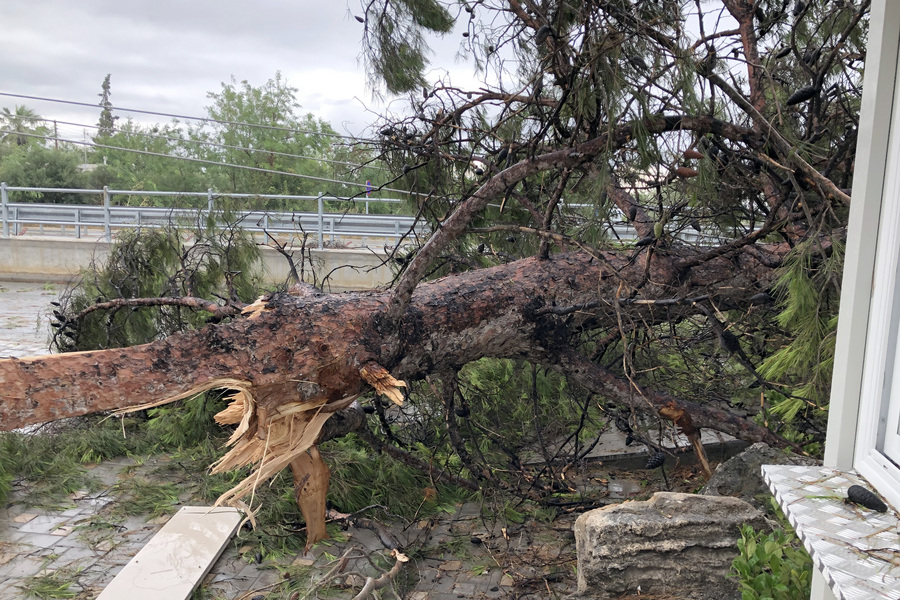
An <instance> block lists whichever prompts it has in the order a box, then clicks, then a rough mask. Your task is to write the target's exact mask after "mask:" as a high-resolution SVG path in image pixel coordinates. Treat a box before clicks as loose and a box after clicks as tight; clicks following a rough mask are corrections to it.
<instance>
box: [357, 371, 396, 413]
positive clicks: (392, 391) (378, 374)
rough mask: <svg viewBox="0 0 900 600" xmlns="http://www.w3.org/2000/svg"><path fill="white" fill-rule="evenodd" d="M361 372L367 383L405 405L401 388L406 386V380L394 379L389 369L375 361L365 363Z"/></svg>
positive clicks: (394, 401)
mask: <svg viewBox="0 0 900 600" xmlns="http://www.w3.org/2000/svg"><path fill="white" fill-rule="evenodd" d="M359 374H360V375H361V376H362V378H363V380H365V382H366V383H368V384H369V385H371V386H372V387H373V388H375V391H376V392H378V393H379V394H381V395H382V396H386V397H387V398H388V399H390V401H391V402H393V403H394V404H396V405H397V406H403V391H402V390H401V389H400V388H401V387H406V382H405V381H400V380H399V379H394V378H393V376H391V374H390V373H388V371H387V369H385V368H384V367H382V366H381V365H379V364H378V363H375V362H369V363H366V364H365V365H363V367H362V368H361V369H360V370H359Z"/></svg>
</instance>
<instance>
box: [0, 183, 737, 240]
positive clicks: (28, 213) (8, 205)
mask: <svg viewBox="0 0 900 600" xmlns="http://www.w3.org/2000/svg"><path fill="white" fill-rule="evenodd" d="M9 192H42V193H53V192H57V193H69V194H85V195H94V196H100V199H101V201H102V205H99V206H98V205H86V204H39V203H30V202H21V203H13V202H10V201H9ZM114 196H167V197H184V198H205V199H206V201H207V207H206V209H205V210H204V209H183V208H157V207H137V206H113V205H112V198H113V197H114ZM219 197H223V198H224V197H227V198H236V199H258V200H273V199H274V200H306V201H310V200H315V201H316V202H317V209H318V210H317V211H316V212H277V211H258V210H256V211H240V212H237V213H235V217H236V218H237V219H239V221H240V226H241V228H242V229H244V230H245V231H248V232H251V233H254V234H257V233H264V234H269V235H273V236H278V235H281V236H284V235H297V234H315V235H316V238H317V245H318V247H319V248H320V249H321V248H324V247H325V243H326V240H328V241H330V242H332V243H344V244H347V245H351V244H354V245H357V246H363V247H366V246H368V245H369V241H370V239H372V238H374V239H377V240H381V241H382V242H384V241H386V240H387V241H391V242H392V243H393V244H394V245H396V244H399V243H400V242H401V241H402V239H403V238H404V236H407V235H409V233H410V232H412V233H413V234H414V235H416V236H428V235H430V233H431V232H430V229H429V228H428V227H427V225H426V224H424V223H422V222H419V223H417V222H416V220H415V218H414V217H410V216H404V215H370V214H353V213H326V212H325V210H324V203H325V201H326V200H334V201H345V200H343V199H341V198H336V197H334V196H325V195H324V194H320V195H318V196H291V195H282V194H218V193H215V192H213V191H212V190H207V191H206V192H165V191H143V190H110V189H108V188H106V187H104V188H103V189H99V190H81V189H69V188H40V187H15V186H8V185H6V183H0V222H2V234H3V237H9V236H10V235H21V234H22V233H23V229H24V228H26V227H28V226H30V225H36V226H38V227H39V228H40V229H41V230H43V229H44V227H45V226H48V227H53V228H54V231H59V232H60V233H61V234H62V235H74V236H75V237H76V238H80V237H81V236H82V235H83V234H84V233H85V232H86V231H88V230H89V229H94V230H96V229H99V228H101V227H102V228H103V237H104V238H105V239H106V240H107V241H109V240H111V239H112V232H113V231H114V230H119V229H140V228H142V227H166V226H171V225H179V224H180V225H183V224H185V223H196V222H197V220H198V219H199V218H200V216H201V215H202V214H203V213H204V212H206V214H209V213H211V212H213V211H214V210H215V200H216V198H219ZM357 202H359V203H360V204H361V203H363V202H365V204H366V213H368V203H369V202H386V203H400V202H402V201H401V200H399V199H395V198H365V199H360V200H358V201H357ZM564 207H566V208H569V209H585V208H587V209H590V208H592V206H591V205H583V204H572V205H564ZM223 224H224V223H223ZM605 229H606V231H607V235H609V236H610V238H612V239H618V240H620V241H622V242H630V241H634V240H636V239H637V237H638V236H637V234H636V232H635V230H634V228H633V227H632V226H631V225H630V224H629V223H628V222H627V221H626V220H624V218H623V219H622V220H616V221H613V222H611V223H607V224H606V226H605ZM677 237H678V239H679V240H681V241H682V242H685V243H688V244H695V245H699V246H710V245H715V244H721V243H724V242H726V241H728V240H729V239H733V238H730V237H727V236H724V237H723V235H722V232H718V231H715V232H713V231H694V230H691V229H685V230H683V231H681V232H679V233H678V234H677Z"/></svg>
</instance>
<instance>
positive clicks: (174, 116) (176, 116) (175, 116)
mask: <svg viewBox="0 0 900 600" xmlns="http://www.w3.org/2000/svg"><path fill="white" fill-rule="evenodd" d="M0 96H5V97H8V98H22V99H25V100H37V101H39V102H56V103H58V104H69V105H72V106H87V107H90V108H100V105H99V104H92V103H90V102H78V101H75V100H61V99H59V98H46V97H43V96H30V95H27V94H13V93H12V92H0ZM105 108H108V109H109V110H116V111H119V112H125V113H136V114H142V115H153V116H157V117H170V118H172V119H187V120H190V121H202V122H205V123H218V124H221V125H240V126H243V127H257V128H260V129H270V130H274V131H289V132H291V133H302V134H305V135H321V136H327V137H335V138H340V139H345V140H352V141H353V142H367V143H375V142H376V140H370V139H365V138H357V137H354V136H352V135H342V134H340V133H328V132H324V131H312V130H306V129H293V128H290V127H278V126H276V125H263V124H260V123H246V122H243V121H227V120H223V119H212V118H210V117H192V116H189V115H179V114H175V113H165V112H158V111H152V110H142V109H139V108H125V107H121V106H112V105H110V106H108V107H105Z"/></svg>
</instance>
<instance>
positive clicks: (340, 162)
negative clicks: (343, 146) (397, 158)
mask: <svg viewBox="0 0 900 600" xmlns="http://www.w3.org/2000/svg"><path fill="white" fill-rule="evenodd" d="M26 118H27V119H28V120H30V121H44V122H47V123H58V124H60V125H71V126H74V127H83V128H87V129H98V130H99V129H106V130H109V131H114V132H117V133H124V134H126V135H142V136H145V137H149V138H153V139H158V140H168V141H170V142H184V143H189V144H202V145H204V146H212V147H214V148H226V149H229V150H242V151H244V152H262V153H265V154H271V155H274V156H285V157H288V158H302V159H306V160H316V161H319V162H325V163H333V164H336V165H347V166H350V167H360V168H370V169H384V167H378V166H374V165H361V164H357V163H351V162H346V161H343V160H332V159H330V158H320V157H316V156H304V155H302V154H290V153H288V152H277V151H275V150H266V149H265V148H247V147H245V146H233V145H231V144H220V143H218V142H208V141H205V140H192V139H189V138H183V137H170V136H167V135H157V134H155V133H147V132H144V131H128V130H127V129H122V128H120V127H100V126H99V125H88V124H87V123H73V122H72V121H60V120H59V119H48V118H46V117H26Z"/></svg>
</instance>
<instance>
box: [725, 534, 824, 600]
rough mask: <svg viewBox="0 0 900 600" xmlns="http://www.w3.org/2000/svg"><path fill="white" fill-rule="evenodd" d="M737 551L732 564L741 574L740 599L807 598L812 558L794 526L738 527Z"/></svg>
mask: <svg viewBox="0 0 900 600" xmlns="http://www.w3.org/2000/svg"><path fill="white" fill-rule="evenodd" d="M738 550H739V551H740V554H739V555H738V556H737V558H735V559H734V562H733V563H732V564H731V568H732V569H733V571H734V573H735V576H737V577H739V578H740V590H741V598H742V599H743V600H803V599H805V598H809V594H810V585H811V581H812V559H811V558H810V557H809V554H807V553H806V550H804V549H803V546H801V545H800V542H799V540H798V539H797V536H796V535H795V534H794V532H793V530H791V529H789V528H788V529H787V530H782V529H776V530H775V531H773V532H771V533H764V532H759V531H755V530H754V529H753V528H752V527H750V526H749V525H745V526H743V527H742V528H741V539H740V540H738Z"/></svg>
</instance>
